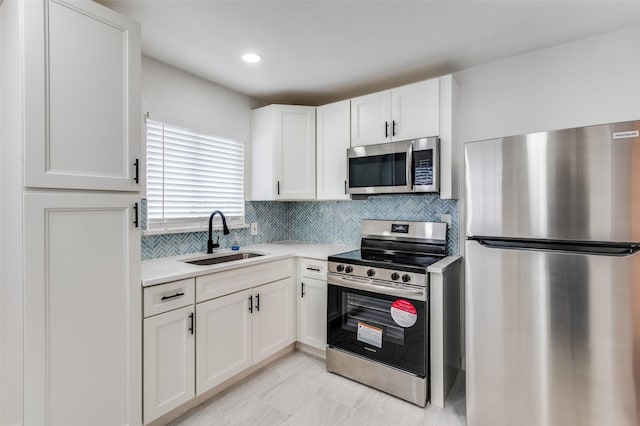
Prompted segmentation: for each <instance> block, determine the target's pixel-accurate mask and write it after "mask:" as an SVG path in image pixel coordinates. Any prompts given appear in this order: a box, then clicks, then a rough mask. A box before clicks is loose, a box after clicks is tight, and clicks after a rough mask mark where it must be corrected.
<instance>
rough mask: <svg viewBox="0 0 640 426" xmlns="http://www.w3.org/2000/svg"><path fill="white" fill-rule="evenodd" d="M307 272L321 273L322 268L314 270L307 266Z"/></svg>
mask: <svg viewBox="0 0 640 426" xmlns="http://www.w3.org/2000/svg"><path fill="white" fill-rule="evenodd" d="M307 271H313V272H320V268H312V267H310V266H307Z"/></svg>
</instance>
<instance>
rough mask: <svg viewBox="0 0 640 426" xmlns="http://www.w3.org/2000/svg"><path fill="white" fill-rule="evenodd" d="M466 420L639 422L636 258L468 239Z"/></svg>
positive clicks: (525, 424)
mask: <svg viewBox="0 0 640 426" xmlns="http://www.w3.org/2000/svg"><path fill="white" fill-rule="evenodd" d="M465 275H466V278H465V281H466V282H465V300H466V355H467V358H466V367H467V373H466V374H467V375H466V378H467V382H466V385H467V423H468V425H469V426H487V425H492V426H501V425H504V426H507V425H508V426H513V425H519V426H538V425H549V426H578V425H580V426H600V425H616V426H637V425H640V414H639V413H640V254H635V255H630V256H598V255H581V254H572V253H566V252H565V253H563V252H545V251H525V250H513V249H501V248H487V247H484V246H482V245H481V244H480V243H478V242H477V241H467V243H466V274H465Z"/></svg>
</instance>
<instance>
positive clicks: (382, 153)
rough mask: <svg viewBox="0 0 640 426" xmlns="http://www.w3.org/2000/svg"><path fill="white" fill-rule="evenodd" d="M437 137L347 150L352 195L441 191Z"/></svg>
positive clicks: (349, 183)
mask: <svg viewBox="0 0 640 426" xmlns="http://www.w3.org/2000/svg"><path fill="white" fill-rule="evenodd" d="M438 144H439V141H438V138H437V137H431V138H422V139H414V140H408V141H401V142H389V143H381V144H377V145H364V146H356V147H353V148H349V149H348V150H347V167H348V181H347V188H348V192H349V193H350V194H390V193H391V194H392V193H396V194H399V193H409V192H438V191H439V190H440V182H439V176H440V154H439V150H438V148H439V146H438Z"/></svg>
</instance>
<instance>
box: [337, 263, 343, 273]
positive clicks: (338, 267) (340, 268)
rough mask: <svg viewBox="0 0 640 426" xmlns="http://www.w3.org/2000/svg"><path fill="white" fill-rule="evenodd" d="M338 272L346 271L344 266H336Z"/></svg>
mask: <svg viewBox="0 0 640 426" xmlns="http://www.w3.org/2000/svg"><path fill="white" fill-rule="evenodd" d="M336 271H338V272H342V271H344V265H338V266H336Z"/></svg>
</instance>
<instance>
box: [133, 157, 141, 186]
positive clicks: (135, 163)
mask: <svg viewBox="0 0 640 426" xmlns="http://www.w3.org/2000/svg"><path fill="white" fill-rule="evenodd" d="M133 166H134V167H135V168H136V174H135V176H134V178H133V181H134V182H135V183H140V160H139V159H137V158H136V161H134V162H133Z"/></svg>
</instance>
